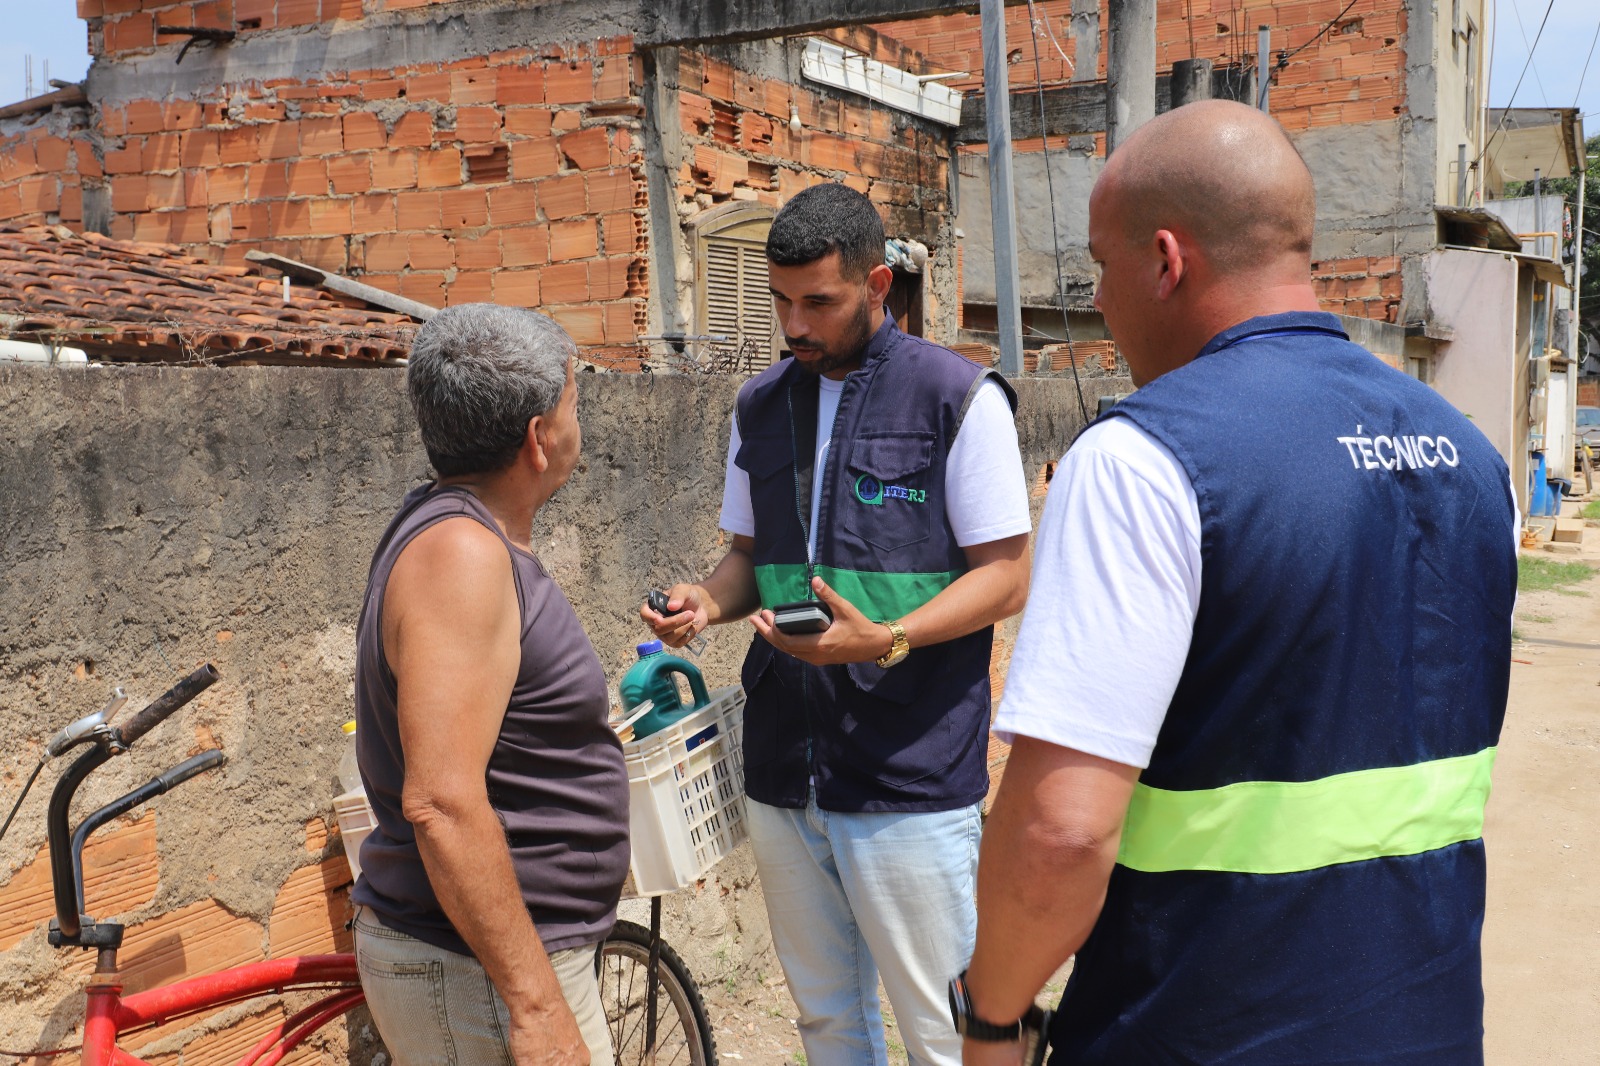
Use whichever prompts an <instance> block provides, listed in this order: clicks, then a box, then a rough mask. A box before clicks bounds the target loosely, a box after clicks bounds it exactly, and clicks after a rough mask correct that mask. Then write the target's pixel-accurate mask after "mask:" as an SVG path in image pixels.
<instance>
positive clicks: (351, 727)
mask: <svg viewBox="0 0 1600 1066" xmlns="http://www.w3.org/2000/svg"><path fill="white" fill-rule="evenodd" d="M339 731H340V732H341V733H343V734H344V735H345V736H347V737H353V736H355V735H356V724H355V723H354V722H346V723H345V724H344V725H342V726H340V727H339Z"/></svg>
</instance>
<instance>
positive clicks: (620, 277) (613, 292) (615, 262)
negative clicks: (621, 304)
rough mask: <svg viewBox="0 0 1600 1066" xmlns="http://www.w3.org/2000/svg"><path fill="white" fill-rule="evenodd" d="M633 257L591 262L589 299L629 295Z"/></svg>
mask: <svg viewBox="0 0 1600 1066" xmlns="http://www.w3.org/2000/svg"><path fill="white" fill-rule="evenodd" d="M632 262H633V260H631V259H621V258H616V259H600V260H596V261H595V262H592V263H590V264H589V299H591V300H616V299H619V298H621V297H623V296H626V295H629V292H628V268H629V266H630V264H631V263H632Z"/></svg>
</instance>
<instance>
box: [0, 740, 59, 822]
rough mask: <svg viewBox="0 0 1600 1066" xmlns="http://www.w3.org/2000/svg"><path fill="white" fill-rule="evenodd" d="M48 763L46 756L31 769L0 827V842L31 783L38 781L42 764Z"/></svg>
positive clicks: (26, 795) (20, 806) (26, 796)
mask: <svg viewBox="0 0 1600 1066" xmlns="http://www.w3.org/2000/svg"><path fill="white" fill-rule="evenodd" d="M49 761H50V756H48V755H46V756H45V757H44V758H42V759H40V760H39V765H38V766H35V767H34V768H33V773H31V774H29V775H28V783H27V784H25V785H23V786H22V795H20V796H18V797H17V802H16V805H15V806H13V807H12V808H11V813H10V814H8V815H6V824H5V825H0V840H4V839H5V837H6V830H7V829H10V828H11V823H12V821H13V820H15V819H16V817H17V812H18V811H20V810H21V809H22V801H23V800H25V799H27V798H28V789H30V788H32V787H33V783H34V782H35V781H37V780H38V779H39V771H40V770H43V769H44V764H45V763H47V762H49Z"/></svg>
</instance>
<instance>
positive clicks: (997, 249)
mask: <svg viewBox="0 0 1600 1066" xmlns="http://www.w3.org/2000/svg"><path fill="white" fill-rule="evenodd" d="M1112 2H1113V3H1115V2H1116V0H1112ZM1151 3H1152V10H1154V7H1153V3H1154V0H1151ZM979 10H980V11H981V13H982V18H983V102H984V110H985V113H986V118H987V120H988V131H989V132H988V136H989V215H990V218H991V220H992V223H993V226H994V310H995V318H996V320H997V324H996V329H998V330H999V332H1000V373H1002V374H1004V375H1005V376H1006V377H1008V378H1015V377H1019V376H1021V374H1022V295H1021V290H1022V285H1021V283H1020V281H1019V280H1018V277H1017V205H1016V199H1015V196H1014V193H1013V191H1012V178H1011V77H1010V73H1009V71H1008V70H1007V69H1006V67H1007V62H1006V22H1005V3H1004V0H982V3H981V4H980V5H979ZM1154 86H1155V80H1154V78H1153V77H1152V79H1151V88H1152V90H1153V89H1154ZM952 165H954V164H953V162H952Z"/></svg>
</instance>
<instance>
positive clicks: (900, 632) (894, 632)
mask: <svg viewBox="0 0 1600 1066" xmlns="http://www.w3.org/2000/svg"><path fill="white" fill-rule="evenodd" d="M878 624H879V625H885V626H888V627H889V634H890V635H891V636H892V637H894V643H893V644H890V645H889V651H888V654H886V655H884V656H883V658H881V659H879V660H878V665H879V666H881V667H883V668H884V669H885V670H887V669H889V667H891V666H893V665H895V664H896V663H898V662H899V661H900V660H901V659H904V658H905V657H906V656H907V655H910V654H911V645H910V644H909V643H907V642H906V630H905V627H904V626H902V625H901V624H900V623H899V622H888V621H885V622H880V623H878Z"/></svg>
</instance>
